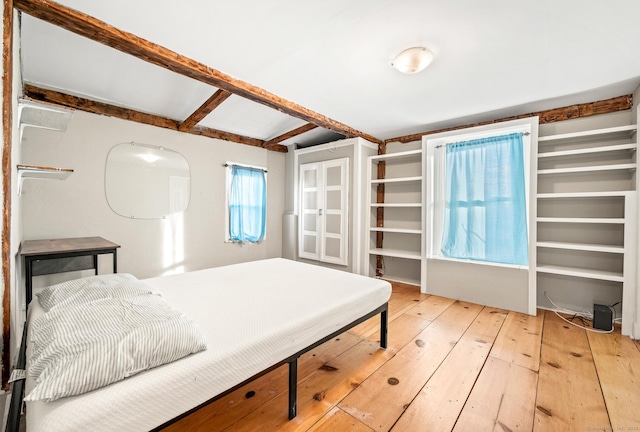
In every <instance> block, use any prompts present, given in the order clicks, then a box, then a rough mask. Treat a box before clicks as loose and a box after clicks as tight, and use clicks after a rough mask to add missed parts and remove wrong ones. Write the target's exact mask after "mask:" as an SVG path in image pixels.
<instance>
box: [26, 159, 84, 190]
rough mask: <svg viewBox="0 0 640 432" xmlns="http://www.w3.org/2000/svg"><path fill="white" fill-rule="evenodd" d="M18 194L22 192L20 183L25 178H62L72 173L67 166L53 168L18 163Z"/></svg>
mask: <svg viewBox="0 0 640 432" xmlns="http://www.w3.org/2000/svg"><path fill="white" fill-rule="evenodd" d="M17 168H18V195H20V194H21V193H22V183H23V182H24V180H26V179H39V180H64V179H66V178H67V177H69V176H70V175H71V173H73V170H72V169H68V168H53V167H43V166H33V165H18V166H17Z"/></svg>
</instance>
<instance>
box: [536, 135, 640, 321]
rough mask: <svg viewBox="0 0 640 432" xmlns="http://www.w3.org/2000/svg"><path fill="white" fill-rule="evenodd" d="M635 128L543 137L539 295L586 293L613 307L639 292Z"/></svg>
mask: <svg viewBox="0 0 640 432" xmlns="http://www.w3.org/2000/svg"><path fill="white" fill-rule="evenodd" d="M636 130H637V126H636V125H624V126H616V127H610V128H602V129H595V130H585V131H578V132H572V133H563V134H556V135H550V136H543V137H540V138H539V139H538V196H537V197H538V216H537V219H536V221H537V223H538V229H537V231H538V240H537V243H536V245H537V251H538V252H537V266H536V270H537V273H538V284H537V285H538V292H539V293H540V292H546V291H547V290H555V291H554V292H556V293H562V292H563V290H567V289H585V290H589V293H590V295H591V296H592V297H593V298H594V300H598V299H603V300H602V301H603V302H607V301H609V302H611V304H613V303H614V300H615V301H621V300H623V297H624V292H625V291H628V290H629V289H631V288H633V287H634V286H635V283H634V281H635V264H634V263H633V260H634V259H635V258H634V257H635V244H636V232H637V231H636V230H637V204H636V181H637V180H636V166H637V160H636V157H637V148H638V146H637V140H636V136H637V134H636ZM623 312H624V309H623ZM623 326H624V319H623Z"/></svg>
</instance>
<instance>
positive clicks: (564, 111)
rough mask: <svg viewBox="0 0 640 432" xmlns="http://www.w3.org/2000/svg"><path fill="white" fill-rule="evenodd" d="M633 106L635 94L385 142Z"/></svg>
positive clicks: (559, 118)
mask: <svg viewBox="0 0 640 432" xmlns="http://www.w3.org/2000/svg"><path fill="white" fill-rule="evenodd" d="M632 106H633V95H624V96H618V97H615V98H611V99H605V100H600V101H596V102H589V103H583V104H577V105H569V106H565V107H561V108H553V109H548V110H544V111H538V112H533V113H528V114H520V115H516V116H511V117H505V118H501V119H499V120H488V121H484V122H480V123H473V124H468V125H462V126H454V127H450V128H445V129H438V130H434V131H428V132H420V133H417V134H411V135H404V136H401V137H397V138H391V139H387V140H384V142H385V144H386V143H390V142H400V143H409V142H412V141H419V140H421V139H422V137H423V136H425V135H433V134H436V133H440V132H449V131H453V130H458V129H466V128H470V127H475V126H484V125H488V124H493V123H502V122H505V121H509V120H517V119H521V118H527V117H534V116H538V123H539V124H545V123H553V122H557V121H563V120H569V119H576V118H581V117H589V116H592V115H596V114H607V113H612V112H617V111H624V110H628V109H631V107H632Z"/></svg>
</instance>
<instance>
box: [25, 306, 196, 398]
mask: <svg viewBox="0 0 640 432" xmlns="http://www.w3.org/2000/svg"><path fill="white" fill-rule="evenodd" d="M30 335H31V343H32V344H33V345H32V347H33V348H32V353H31V356H30V358H29V374H30V375H31V376H32V377H33V378H34V379H35V382H36V386H35V387H34V389H33V390H32V391H31V392H30V393H29V395H27V397H26V398H25V401H37V400H41V401H54V400H56V399H59V398H62V397H66V396H74V395H78V394H82V393H85V392H88V391H91V390H94V389H97V388H100V387H103V386H106V385H109V384H111V383H114V382H116V381H119V380H122V379H124V378H126V377H129V376H131V375H135V374H136V373H138V372H141V371H144V370H147V369H151V368H153V367H156V366H160V365H162V364H165V363H169V362H172V361H175V360H178V359H180V358H182V357H184V356H187V355H189V354H192V353H196V352H198V351H202V350H204V349H206V343H205V340H204V337H203V336H202V334H201V332H200V330H199V328H198V327H197V325H196V324H195V323H194V322H193V321H191V320H189V319H187V318H186V317H185V315H184V314H182V313H180V312H178V311H176V310H175V309H173V308H172V307H171V306H170V305H169V304H168V303H167V302H166V301H165V300H164V299H163V298H162V297H159V296H156V295H143V296H137V297H131V298H126V299H122V298H117V299H113V298H110V299H102V300H96V301H94V302H91V303H88V304H84V305H76V306H71V307H69V308H55V309H53V310H51V311H50V312H47V313H45V314H43V315H41V316H40V317H38V319H36V320H34V322H33V323H32V324H31V331H30Z"/></svg>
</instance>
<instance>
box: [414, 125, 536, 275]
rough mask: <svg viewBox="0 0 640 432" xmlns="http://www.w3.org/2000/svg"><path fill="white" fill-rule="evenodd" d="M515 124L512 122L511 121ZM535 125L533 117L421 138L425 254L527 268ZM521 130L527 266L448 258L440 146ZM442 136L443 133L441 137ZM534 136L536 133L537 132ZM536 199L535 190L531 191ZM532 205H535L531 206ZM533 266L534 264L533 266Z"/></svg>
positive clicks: (531, 239) (531, 236)
mask: <svg viewBox="0 0 640 432" xmlns="http://www.w3.org/2000/svg"><path fill="white" fill-rule="evenodd" d="M514 123H515V124H514ZM534 123H535V126H537V123H536V122H534V120H532V119H524V120H516V121H512V122H504V123H496V124H492V125H487V126H481V127H476V128H469V129H462V130H459V131H455V132H452V133H449V134H439V136H437V137H434V138H430V137H429V136H425V137H424V138H423V144H424V145H425V147H426V149H425V151H426V163H425V170H426V173H425V176H424V178H425V179H427V182H426V201H425V203H426V212H425V213H426V215H425V216H426V225H425V226H426V229H427V232H428V233H429V235H427V244H426V255H427V258H428V259H438V260H448V261H458V262H468V263H472V264H479V265H489V266H496V267H510V268H521V269H527V268H529V267H531V266H532V262H535V261H532V254H533V255H535V248H532V243H535V240H536V237H535V228H534V226H535V224H532V223H531V219H532V218H534V216H532V215H531V204H532V200H531V196H532V183H535V182H536V179H535V178H532V177H534V176H535V175H536V171H535V169H532V161H533V162H535V161H536V160H537V159H536V158H535V157H534V155H533V154H532V152H537V148H532V147H536V146H533V145H532V139H531V138H532V131H533V127H534ZM518 132H522V133H523V137H522V144H523V147H524V149H523V150H524V151H523V155H524V173H525V202H526V215H527V228H528V229H527V242H528V252H529V263H528V265H526V266H523V265H514V264H503V263H494V262H489V261H475V260H465V259H459V258H450V257H445V256H444V255H442V251H441V249H442V247H441V246H442V233H443V227H444V206H445V199H446V198H445V196H446V195H445V193H446V190H445V188H446V172H445V160H446V156H445V153H446V152H445V149H444V148H442V146H446V145H449V144H454V143H457V142H461V141H469V140H475V139H481V138H488V137H492V136H500V135H507V134H510V133H518ZM443 135H444V136H443ZM536 135H537V133H536ZM532 172H533V174H532ZM533 196H534V199H535V193H533ZM534 208H535V206H534ZM532 227H533V228H532ZM534 268H535V265H534Z"/></svg>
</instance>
